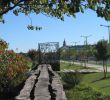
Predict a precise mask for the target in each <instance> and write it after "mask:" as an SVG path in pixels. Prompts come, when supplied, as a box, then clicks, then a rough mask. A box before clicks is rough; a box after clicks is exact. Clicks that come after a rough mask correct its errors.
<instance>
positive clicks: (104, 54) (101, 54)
mask: <svg viewBox="0 0 110 100" xmlns="http://www.w3.org/2000/svg"><path fill="white" fill-rule="evenodd" d="M95 49H96V52H95V57H96V58H97V60H102V61H103V70H104V78H106V74H107V60H108V58H109V57H110V53H109V44H108V42H107V41H105V40H100V41H99V42H98V43H97V44H96V46H95ZM105 68H106V69H105Z"/></svg>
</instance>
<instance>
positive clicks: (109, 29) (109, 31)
mask: <svg viewBox="0 0 110 100" xmlns="http://www.w3.org/2000/svg"><path fill="white" fill-rule="evenodd" d="M100 26H103V27H106V28H108V34H109V44H110V26H109V25H100Z"/></svg>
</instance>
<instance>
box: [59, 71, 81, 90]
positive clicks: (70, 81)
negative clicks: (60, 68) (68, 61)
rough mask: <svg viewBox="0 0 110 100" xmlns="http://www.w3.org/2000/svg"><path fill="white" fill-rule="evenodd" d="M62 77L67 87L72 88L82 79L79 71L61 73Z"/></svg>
mask: <svg viewBox="0 0 110 100" xmlns="http://www.w3.org/2000/svg"><path fill="white" fill-rule="evenodd" d="M60 76H61V78H62V82H63V85H64V88H65V89H70V88H72V87H74V86H75V85H77V84H79V83H80V81H81V78H82V76H81V74H80V73H79V72H78V71H75V72H74V73H73V72H68V73H60Z"/></svg>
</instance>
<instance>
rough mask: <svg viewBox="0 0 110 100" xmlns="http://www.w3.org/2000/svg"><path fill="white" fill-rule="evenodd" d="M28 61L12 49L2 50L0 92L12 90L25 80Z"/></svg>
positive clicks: (0, 57)
mask: <svg viewBox="0 0 110 100" xmlns="http://www.w3.org/2000/svg"><path fill="white" fill-rule="evenodd" d="M27 62H28V61H27V59H25V58H24V57H23V56H22V55H20V54H16V53H15V52H14V51H12V50H1V51H0V92H2V93H3V92H10V91H11V90H12V89H13V88H14V87H16V86H17V85H19V84H20V83H21V82H23V81H24V80H25V78H26V73H27V71H28V69H29V67H28V65H27Z"/></svg>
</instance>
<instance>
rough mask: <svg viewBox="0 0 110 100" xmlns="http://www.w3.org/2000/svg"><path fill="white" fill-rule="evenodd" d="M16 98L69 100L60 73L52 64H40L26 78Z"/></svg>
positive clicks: (22, 99)
mask: <svg viewBox="0 0 110 100" xmlns="http://www.w3.org/2000/svg"><path fill="white" fill-rule="evenodd" d="M16 100H67V98H66V95H65V92H64V91H63V86H62V83H61V81H60V77H59V76H58V74H57V73H56V72H55V71H53V70H52V68H51V66H50V65H47V64H42V65H39V66H38V69H37V70H35V71H34V72H33V73H32V75H31V76H30V77H29V78H28V79H27V80H26V82H25V85H24V87H23V89H22V90H21V91H20V94H19V95H18V96H16Z"/></svg>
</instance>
